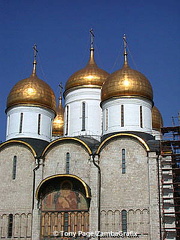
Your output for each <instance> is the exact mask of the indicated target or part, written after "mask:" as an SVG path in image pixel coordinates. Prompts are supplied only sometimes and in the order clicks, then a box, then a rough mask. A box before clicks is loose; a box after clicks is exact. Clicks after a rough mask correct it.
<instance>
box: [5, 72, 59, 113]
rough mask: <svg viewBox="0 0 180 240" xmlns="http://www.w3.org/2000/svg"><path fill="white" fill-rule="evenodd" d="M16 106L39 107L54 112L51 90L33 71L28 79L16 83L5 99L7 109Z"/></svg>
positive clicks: (53, 96) (53, 97)
mask: <svg viewBox="0 0 180 240" xmlns="http://www.w3.org/2000/svg"><path fill="white" fill-rule="evenodd" d="M16 105H28V106H39V107H45V108H48V109H51V110H53V111H55V110H56V101H55V95H54V92H53V90H52V89H51V88H50V86H49V85H48V84H47V83H45V82H44V81H43V80H41V79H39V78H38V77H37V75H36V72H35V70H33V73H32V75H31V76H30V77H29V78H26V79H23V80H21V81H19V82H18V83H16V85H15V86H14V87H13V88H12V89H11V91H10V93H9V96H8V98H7V109H8V108H10V107H13V106H16Z"/></svg>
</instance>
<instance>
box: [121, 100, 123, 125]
mask: <svg viewBox="0 0 180 240" xmlns="http://www.w3.org/2000/svg"><path fill="white" fill-rule="evenodd" d="M121 127H124V105H121Z"/></svg>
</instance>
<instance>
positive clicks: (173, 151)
mask: <svg viewBox="0 0 180 240" xmlns="http://www.w3.org/2000/svg"><path fill="white" fill-rule="evenodd" d="M161 132H162V134H163V140H162V141H161V157H162V158H161V181H162V185H161V186H162V220H163V221H162V222H163V239H171V238H172V237H173V236H175V237H176V238H175V239H177V240H180V126H173V127H163V128H162V129H161Z"/></svg>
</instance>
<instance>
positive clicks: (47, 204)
mask: <svg viewBox="0 0 180 240" xmlns="http://www.w3.org/2000/svg"><path fill="white" fill-rule="evenodd" d="M87 209H88V207H87V202H86V199H85V197H84V196H83V195H82V193H80V192H78V191H73V190H71V189H60V190H58V191H53V192H51V193H48V194H47V195H46V196H45V197H44V199H43V200H42V211H66V210H67V211H69V210H87Z"/></svg>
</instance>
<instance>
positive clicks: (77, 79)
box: [65, 49, 109, 91]
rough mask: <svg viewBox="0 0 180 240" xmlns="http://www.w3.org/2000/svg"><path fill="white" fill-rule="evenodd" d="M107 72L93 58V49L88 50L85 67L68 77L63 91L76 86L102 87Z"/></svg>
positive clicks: (107, 74)
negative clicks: (88, 56)
mask: <svg viewBox="0 0 180 240" xmlns="http://www.w3.org/2000/svg"><path fill="white" fill-rule="evenodd" d="M108 76H109V73H107V72H106V71H104V70H102V69H100V68H99V67H98V66H97V64H96V62H95V60H94V49H91V51H90V59H89V62H88V64H87V65H86V67H85V68H83V69H81V70H79V71H77V72H75V73H74V74H73V75H71V77H70V78H69V79H68V81H67V83H66V86H65V91H67V90H69V89H72V88H77V87H99V88H101V87H102V84H103V83H104V81H105V80H106V79H107V77H108Z"/></svg>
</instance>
